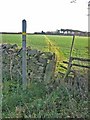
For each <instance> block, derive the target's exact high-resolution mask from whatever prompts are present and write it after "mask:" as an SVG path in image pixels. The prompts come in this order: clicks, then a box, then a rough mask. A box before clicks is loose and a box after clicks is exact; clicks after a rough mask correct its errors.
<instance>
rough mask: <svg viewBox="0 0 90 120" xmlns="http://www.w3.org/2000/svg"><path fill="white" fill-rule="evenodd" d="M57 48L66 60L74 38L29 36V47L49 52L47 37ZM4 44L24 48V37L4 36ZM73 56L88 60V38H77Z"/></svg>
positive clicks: (15, 35) (16, 35)
mask: <svg viewBox="0 0 90 120" xmlns="http://www.w3.org/2000/svg"><path fill="white" fill-rule="evenodd" d="M45 36H46V37H47V38H48V39H49V40H50V41H51V42H52V43H53V44H52V46H56V47H57V48H58V49H59V51H60V52H61V53H63V56H64V57H65V58H68V57H69V52H70V47H71V42H72V36H58V35H27V46H31V48H35V49H39V50H42V51H49V50H48V49H49V46H48V43H47V40H46V37H45ZM2 42H3V43H10V44H17V45H18V46H20V47H21V46H22V36H21V35H20V34H3V35H2ZM73 56H76V57H83V58H88V38H87V37H79V36H76V37H75V44H74V49H73Z"/></svg>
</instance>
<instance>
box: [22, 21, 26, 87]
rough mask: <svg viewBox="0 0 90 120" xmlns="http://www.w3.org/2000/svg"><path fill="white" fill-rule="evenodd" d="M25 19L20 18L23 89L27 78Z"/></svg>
mask: <svg viewBox="0 0 90 120" xmlns="http://www.w3.org/2000/svg"><path fill="white" fill-rule="evenodd" d="M26 67H27V64H26V20H22V83H23V89H26V86H27V79H26V77H27V76H26V74H27V70H26Z"/></svg>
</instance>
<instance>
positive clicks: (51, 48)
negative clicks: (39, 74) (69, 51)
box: [44, 35, 65, 71]
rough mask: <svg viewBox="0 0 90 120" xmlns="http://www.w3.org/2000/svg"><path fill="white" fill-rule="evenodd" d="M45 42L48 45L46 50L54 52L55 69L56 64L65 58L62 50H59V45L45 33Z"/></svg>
mask: <svg viewBox="0 0 90 120" xmlns="http://www.w3.org/2000/svg"><path fill="white" fill-rule="evenodd" d="M44 37H45V40H46V43H47V45H48V51H49V52H53V53H55V57H56V71H57V70H58V65H59V64H60V63H61V62H62V61H63V60H64V59H65V57H64V54H63V52H62V51H61V50H60V47H58V46H56V44H55V43H54V42H52V41H51V40H50V39H49V38H48V37H47V36H46V35H45V36H44Z"/></svg>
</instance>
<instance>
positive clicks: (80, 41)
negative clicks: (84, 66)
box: [48, 35, 88, 58]
mask: <svg viewBox="0 0 90 120" xmlns="http://www.w3.org/2000/svg"><path fill="white" fill-rule="evenodd" d="M48 38H49V39H50V40H51V41H53V42H54V43H55V44H56V46H58V47H59V48H60V49H61V51H63V54H64V55H65V57H69V52H70V47H71V44H72V36H56V35H55V36H50V35H49V36H48ZM73 56H77V57H86V58H87V57H88V38H87V37H78V36H76V37H75V42H74V49H73Z"/></svg>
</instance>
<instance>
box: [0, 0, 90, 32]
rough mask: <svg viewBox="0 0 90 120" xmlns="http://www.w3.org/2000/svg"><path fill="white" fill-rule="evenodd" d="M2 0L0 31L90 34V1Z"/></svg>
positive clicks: (0, 0) (0, 4) (0, 2)
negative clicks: (24, 30)
mask: <svg viewBox="0 0 90 120" xmlns="http://www.w3.org/2000/svg"><path fill="white" fill-rule="evenodd" d="M70 1H72V0H0V12H1V14H0V32H21V31H22V20H23V19H26V21H27V32H30V33H33V32H41V31H42V30H43V31H45V32H46V31H55V30H56V29H61V28H63V29H76V30H81V31H88V16H87V14H88V1H89V0H77V2H76V3H70Z"/></svg>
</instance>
